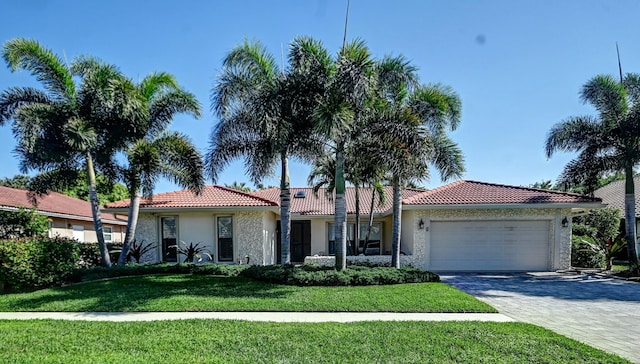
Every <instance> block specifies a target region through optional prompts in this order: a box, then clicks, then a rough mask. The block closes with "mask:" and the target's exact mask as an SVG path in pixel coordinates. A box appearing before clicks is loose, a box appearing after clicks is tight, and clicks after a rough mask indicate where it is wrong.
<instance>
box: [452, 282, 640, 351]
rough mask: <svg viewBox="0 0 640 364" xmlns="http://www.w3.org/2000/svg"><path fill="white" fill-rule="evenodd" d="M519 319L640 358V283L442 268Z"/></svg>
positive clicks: (461, 286) (457, 284) (463, 286)
mask: <svg viewBox="0 0 640 364" xmlns="http://www.w3.org/2000/svg"><path fill="white" fill-rule="evenodd" d="M441 279H442V281H443V282H445V283H448V284H450V285H452V286H454V287H456V288H458V289H460V290H462V291H464V292H467V293H469V294H471V295H473V296H475V297H477V298H478V299H480V300H482V301H484V302H486V303H488V304H490V305H492V306H493V307H495V308H496V309H497V310H498V311H499V312H500V313H502V314H505V315H507V316H509V317H511V318H513V319H516V320H518V321H523V322H528V323H532V324H535V325H539V326H542V327H545V328H548V329H551V330H553V331H555V332H557V333H560V334H562V335H565V336H568V337H570V338H573V339H576V340H578V341H581V342H583V343H586V344H588V345H591V346H593V347H596V348H599V349H602V350H605V351H608V352H611V353H615V354H618V355H620V356H622V357H624V358H627V359H629V360H631V361H633V362H636V363H640V284H638V283H633V282H628V281H624V280H619V279H614V278H608V277H602V276H598V275H591V274H561V273H553V272H545V273H507V274H503V273H460V274H458V273H443V274H441Z"/></svg>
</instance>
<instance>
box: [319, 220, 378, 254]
mask: <svg viewBox="0 0 640 364" xmlns="http://www.w3.org/2000/svg"><path fill="white" fill-rule="evenodd" d="M355 228H356V224H354V223H347V254H348V255H353V245H354V240H355ZM368 228H369V224H368V223H361V224H360V236H359V238H360V239H359V240H360V242H359V243H358V254H363V253H364V254H365V255H380V254H382V249H381V248H382V247H381V242H382V223H380V222H374V223H373V224H372V225H371V233H370V234H369V244H368V245H367V248H366V252H365V251H364V250H365V247H364V241H365V238H366V236H367V230H368ZM328 229H329V231H328V240H329V255H334V254H335V253H336V238H335V234H336V233H335V231H336V229H335V224H334V223H332V222H330V223H329V227H328Z"/></svg>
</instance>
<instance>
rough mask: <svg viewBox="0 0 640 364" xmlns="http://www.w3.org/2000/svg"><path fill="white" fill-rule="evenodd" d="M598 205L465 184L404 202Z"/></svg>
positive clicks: (570, 195) (546, 194)
mask: <svg viewBox="0 0 640 364" xmlns="http://www.w3.org/2000/svg"><path fill="white" fill-rule="evenodd" d="M598 202H601V200H600V199H599V198H593V197H588V196H583V195H578V194H574V193H566V192H559V191H550V190H541V189H536V188H529V187H516V186H507V185H500V184H495V183H486V182H477V181H465V180H461V181H456V182H453V183H450V184H448V185H444V186H442V187H438V188H436V189H433V190H430V191H426V192H422V193H420V194H417V195H414V196H413V197H410V198H408V199H405V200H404V201H403V203H404V204H406V205H493V204H536V203H560V204H562V203H564V204H575V203H598Z"/></svg>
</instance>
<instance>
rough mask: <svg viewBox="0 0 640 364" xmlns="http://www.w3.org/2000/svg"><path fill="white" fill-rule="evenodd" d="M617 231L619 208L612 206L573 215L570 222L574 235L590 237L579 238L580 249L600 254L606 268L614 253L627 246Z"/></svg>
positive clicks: (611, 261) (609, 265)
mask: <svg viewBox="0 0 640 364" xmlns="http://www.w3.org/2000/svg"><path fill="white" fill-rule="evenodd" d="M619 231H620V210H619V209H617V208H614V207H605V208H602V209H595V210H591V211H590V212H589V214H587V215H585V216H579V217H575V218H574V221H573V223H572V233H573V234H574V235H578V236H582V237H589V238H591V239H584V238H582V239H580V243H581V245H582V247H581V248H580V249H588V250H590V251H593V252H595V253H597V254H600V255H602V256H603V257H604V263H605V268H606V269H607V270H610V269H611V265H612V264H613V258H614V257H615V255H616V254H618V253H620V252H621V251H622V250H623V249H624V248H625V247H626V246H627V242H626V241H625V240H624V239H623V238H622V237H620V236H619Z"/></svg>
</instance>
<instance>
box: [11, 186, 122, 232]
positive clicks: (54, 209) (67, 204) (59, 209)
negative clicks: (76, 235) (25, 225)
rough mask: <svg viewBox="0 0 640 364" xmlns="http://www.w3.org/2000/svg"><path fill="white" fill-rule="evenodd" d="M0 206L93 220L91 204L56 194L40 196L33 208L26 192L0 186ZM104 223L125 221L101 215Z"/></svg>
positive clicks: (105, 214) (113, 216)
mask: <svg viewBox="0 0 640 364" xmlns="http://www.w3.org/2000/svg"><path fill="white" fill-rule="evenodd" d="M0 206H3V207H21V206H23V207H28V208H33V207H36V210H38V211H40V212H42V213H43V214H44V215H48V216H50V214H63V215H69V216H77V217H79V218H80V219H82V220H86V219H90V220H93V215H92V213H91V204H90V203H89V202H88V201H84V200H80V199H77V198H73V197H69V196H66V195H63V194H61V193H57V192H50V193H49V194H48V195H45V196H42V197H41V198H39V199H38V201H37V206H34V205H33V204H32V203H31V201H30V199H29V197H28V191H27V190H20V189H16V188H10V187H4V186H0ZM102 220H103V221H104V222H109V223H114V224H125V225H126V223H127V222H126V221H124V220H122V219H119V218H116V216H115V215H113V214H109V213H102Z"/></svg>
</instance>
